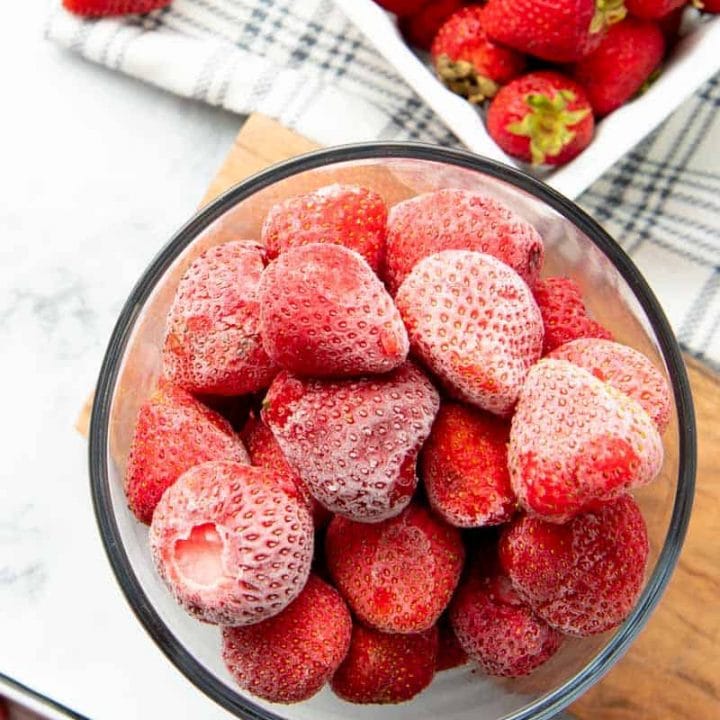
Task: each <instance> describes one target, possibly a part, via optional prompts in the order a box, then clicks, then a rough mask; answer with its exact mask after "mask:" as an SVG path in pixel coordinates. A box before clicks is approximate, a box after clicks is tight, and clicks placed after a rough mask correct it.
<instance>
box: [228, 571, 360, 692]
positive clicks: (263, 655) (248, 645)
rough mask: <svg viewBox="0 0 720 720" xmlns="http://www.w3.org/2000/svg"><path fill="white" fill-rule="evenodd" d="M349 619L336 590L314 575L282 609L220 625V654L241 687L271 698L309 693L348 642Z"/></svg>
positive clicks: (341, 655)
mask: <svg viewBox="0 0 720 720" xmlns="http://www.w3.org/2000/svg"><path fill="white" fill-rule="evenodd" d="M351 632H352V619H351V618H350V613H349V612H348V609H347V606H346V605H345V603H344V601H343V599H342V598H341V597H340V595H339V594H338V592H337V591H336V590H335V589H334V588H332V587H331V586H330V585H328V584H327V583H325V582H323V581H322V580H321V579H320V578H318V577H317V576H316V575H310V577H309V578H308V581H307V584H306V585H305V588H304V589H303V591H302V592H301V593H300V595H298V596H297V598H295V600H293V601H292V602H291V603H290V605H288V606H287V607H286V608H285V609H284V610H283V611H282V612H280V613H279V614H278V615H275V616H274V617H271V618H268V619H267V620H263V621H262V622H259V623H256V624H255V625H248V626H246V627H226V628H223V633H222V641H223V651H222V652H223V660H224V661H225V665H226V666H227V668H228V670H229V671H230V674H231V675H232V676H233V677H234V678H235V680H236V681H237V683H238V685H239V686H240V687H241V688H242V689H243V690H247V691H248V692H251V693H252V694H253V695H257V696H258V697H261V698H263V699H265V700H269V701H270V702H274V703H295V702H302V701H303V700H307V699H309V698H311V697H312V696H313V695H315V693H317V692H318V691H319V690H320V689H321V688H322V686H323V685H325V683H326V682H327V681H328V680H329V679H330V678H331V677H332V675H333V673H334V672H335V670H337V668H338V666H339V665H340V663H341V662H342V661H343V659H344V657H345V655H346V654H347V651H348V648H349V647H350V635H351Z"/></svg>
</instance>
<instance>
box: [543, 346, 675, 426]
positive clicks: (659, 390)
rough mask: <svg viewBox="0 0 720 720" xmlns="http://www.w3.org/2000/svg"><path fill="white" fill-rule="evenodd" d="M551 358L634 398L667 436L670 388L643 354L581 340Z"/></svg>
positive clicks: (670, 402) (626, 347) (552, 354)
mask: <svg viewBox="0 0 720 720" xmlns="http://www.w3.org/2000/svg"><path fill="white" fill-rule="evenodd" d="M549 357H552V358H556V359H558V360H567V361H568V362H571V363H574V364H575V365H579V366H580V367H582V368H585V369H586V370H587V371H588V372H591V373H592V374H593V375H594V376H595V377H596V378H598V380H602V381H603V382H605V383H607V384H608V385H612V386H613V387H614V388H616V389H618V390H619V391H620V392H621V393H624V394H625V395H627V396H628V397H631V398H632V399H633V400H635V401H636V402H638V403H639V404H640V405H642V406H643V408H645V411H646V412H647V413H648V415H650V417H651V418H652V419H653V421H654V422H655V425H657V428H658V430H659V431H660V432H661V433H662V432H664V430H665V428H666V427H667V425H668V422H669V421H670V411H671V405H672V401H671V398H670V386H669V385H668V382H667V380H666V379H665V376H664V375H663V374H662V373H661V372H660V371H659V370H658V369H657V368H656V367H655V366H654V365H653V364H652V363H651V362H650V360H649V359H648V358H647V357H645V355H643V354H642V353H641V352H638V351H637V350H633V348H631V347H628V346H627V345H621V344H620V343H616V342H611V341H609V340H595V339H581V340H575V341H573V342H570V343H567V344H566V345H561V346H560V347H559V348H557V350H554V351H553V352H552V353H550V355H549Z"/></svg>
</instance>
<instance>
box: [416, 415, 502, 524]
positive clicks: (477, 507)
mask: <svg viewBox="0 0 720 720" xmlns="http://www.w3.org/2000/svg"><path fill="white" fill-rule="evenodd" d="M509 437H510V424H509V423H508V422H507V421H505V420H501V419H500V418H498V417H496V416H494V415H490V414H487V413H484V412H482V411H480V410H475V409H474V408H470V407H467V406H465V405H460V404H458V403H450V402H448V403H443V404H442V405H441V406H440V412H438V415H437V417H436V418H435V422H434V424H433V427H432V431H431V432H430V437H429V438H428V440H427V442H426V443H425V445H424V447H423V451H422V454H421V462H420V467H421V473H420V476H421V477H422V479H423V482H424V483H425V491H426V492H427V496H428V500H429V501H430V504H431V505H432V507H433V510H435V512H436V513H437V514H438V515H440V517H442V518H443V519H444V520H445V521H446V522H448V523H450V524H451V525H456V526H458V527H482V526H484V525H498V524H501V523H504V522H507V521H508V520H509V519H510V518H511V517H512V515H513V513H514V512H515V505H516V500H515V495H514V493H513V490H512V486H511V485H510V474H509V472H508V464H507V442H508V439H509Z"/></svg>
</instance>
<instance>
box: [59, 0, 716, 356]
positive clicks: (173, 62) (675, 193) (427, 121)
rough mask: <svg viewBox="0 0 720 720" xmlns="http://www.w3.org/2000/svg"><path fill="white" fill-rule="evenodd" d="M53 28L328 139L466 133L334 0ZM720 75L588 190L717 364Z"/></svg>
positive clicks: (440, 140) (680, 325)
mask: <svg viewBox="0 0 720 720" xmlns="http://www.w3.org/2000/svg"><path fill="white" fill-rule="evenodd" d="M56 1H57V8H56V10H55V12H53V14H52V16H51V18H50V21H49V24H48V31H47V34H48V36H49V37H50V38H51V39H53V40H55V41H57V42H59V43H60V44H62V45H64V46H66V47H68V48H71V49H72V50H75V51H76V52H79V53H81V54H82V55H84V56H85V57H87V58H89V59H91V60H94V61H96V62H99V63H102V64H104V65H107V66H109V67H111V68H114V69H117V70H120V71H122V72H125V73H128V74H130V75H133V76H135V77H138V78H141V79H143V80H146V81H148V82H151V83H154V84H156V85H158V86H160V87H163V88H165V89H167V90H170V91H172V92H175V93H178V94H180V95H184V96H187V97H191V98H196V99H198V100H202V101H205V102H208V103H211V104H213V105H219V106H222V107H224V108H226V109H228V110H232V111H235V112H238V113H250V112H254V111H256V112H261V113H265V114H266V115H270V116H271V117H275V118H277V119H278V120H280V121H281V122H282V123H283V124H285V125H287V126H288V127H291V128H293V129H295V130H297V131H298V132H300V133H302V134H304V135H306V136H308V137H310V138H312V139H314V140H316V141H318V142H320V143H323V144H335V143H341V142H351V141H359V140H376V139H383V140H418V141H423V142H430V143H436V144H442V145H456V144H458V141H457V139H456V138H455V137H454V136H453V135H452V133H450V132H449V131H448V130H447V128H446V127H445V126H444V125H443V124H442V122H441V121H440V120H439V119H438V118H437V117H436V116H435V115H434V114H433V112H432V111H431V110H430V108H428V107H427V106H426V105H425V104H424V103H423V101H422V100H420V99H419V98H418V96H417V95H415V94H414V92H413V91H412V90H411V89H410V88H409V87H408V86H407V85H405V83H404V82H403V81H402V80H401V79H400V78H399V77H398V76H397V75H396V74H395V73H394V71H393V70H392V68H390V67H389V66H388V65H387V63H386V62H385V61H384V60H383V59H382V58H380V57H379V56H378V54H377V52H376V51H375V50H374V49H373V48H372V47H371V46H370V45H369V44H368V42H367V41H366V40H365V39H364V37H363V36H362V35H361V33H360V32H359V31H358V30H357V29H356V28H355V27H354V26H352V25H351V24H350V23H349V22H348V20H347V19H346V18H345V17H344V16H343V15H342V13H341V12H340V11H339V10H338V9H337V8H336V7H335V6H334V4H333V3H332V1H331V0H174V2H173V3H172V5H170V7H168V8H166V9H164V10H160V11H156V12H154V13H151V14H150V15H147V16H144V17H130V18H123V19H105V20H99V21H82V20H79V19H77V18H75V17H73V16H71V15H70V14H69V13H67V12H65V11H63V10H62V8H61V7H60V3H59V0H56ZM719 107H720V76H716V77H715V78H714V79H713V80H712V81H710V82H709V83H708V84H706V85H705V86H704V87H703V88H701V90H700V91H698V92H697V93H696V94H695V95H694V96H693V97H692V98H691V99H690V100H688V101H687V102H685V103H684V104H683V105H682V106H681V107H680V109H678V110H677V111H676V112H675V113H674V115H672V116H671V117H670V118H669V119H668V120H667V121H666V122H665V123H664V125H662V126H661V128H660V129H659V130H657V131H656V132H654V133H653V134H652V135H651V136H650V137H649V138H648V139H647V140H646V141H645V142H644V143H642V145H640V146H638V147H637V148H636V149H635V150H634V151H632V152H631V153H630V154H629V155H627V156H626V157H625V158H624V160H623V161H622V162H620V163H619V164H618V165H616V166H615V167H614V168H613V169H611V170H610V171H609V172H607V173H606V174H605V175H604V176H603V177H602V178H601V179H600V180H598V181H597V182H596V183H595V184H594V185H593V186H592V187H591V188H590V189H589V190H587V191H586V192H585V193H584V194H583V195H582V196H581V198H580V199H579V200H580V203H581V204H582V205H584V206H585V207H586V208H587V209H588V210H589V211H590V212H591V214H593V215H594V216H595V217H596V218H597V219H598V220H599V221H600V222H601V223H603V224H604V225H605V226H606V227H607V228H608V230H609V232H610V233H611V234H612V235H613V236H614V237H615V238H617V240H618V241H619V242H620V243H621V245H622V246H623V247H624V248H625V249H626V250H627V251H628V252H629V253H630V255H631V256H632V257H633V259H634V260H635V262H636V263H637V264H638V266H639V267H640V269H641V270H642V271H643V273H644V274H645V276H646V277H647V279H648V281H649V282H650V284H651V285H652V287H653V289H654V290H655V292H656V293H657V295H658V296H659V298H660V300H661V302H662V303H663V305H664V307H665V310H666V312H667V314H668V316H669V318H670V321H671V322H672V324H673V326H674V328H675V331H676V333H677V335H678V337H679V339H680V342H681V344H682V345H683V346H684V347H685V348H687V349H688V350H689V351H690V352H692V353H694V354H695V355H696V356H697V357H699V358H701V359H703V360H705V361H706V362H708V363H710V364H711V365H713V366H715V367H716V368H720V113H718V108H719Z"/></svg>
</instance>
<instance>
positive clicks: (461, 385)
mask: <svg viewBox="0 0 720 720" xmlns="http://www.w3.org/2000/svg"><path fill="white" fill-rule="evenodd" d="M395 300H396V302H397V306H398V309H399V310H400V314H401V315H402V318H403V320H404V321H405V325H406V326H407V329H408V335H409V336H410V346H411V348H412V351H413V353H414V354H415V356H416V357H418V358H420V359H422V360H423V362H424V363H425V364H426V365H427V366H428V367H429V368H430V369H431V370H432V371H433V372H434V373H435V374H436V375H437V376H438V377H439V378H440V380H441V381H442V382H443V384H444V385H445V386H446V387H447V389H448V391H449V392H450V393H451V394H452V395H453V397H456V398H458V399H461V400H465V401H466V402H469V403H471V404H473V405H477V406H478V407H481V408H483V409H485V410H489V411H490V412H493V413H496V414H499V415H507V414H508V413H510V412H511V410H512V408H513V406H514V405H515V401H516V400H517V397H518V394H519V392H520V388H521V387H522V384H523V382H524V381H525V375H526V374H527V371H528V368H529V367H530V366H531V365H532V364H533V363H535V362H536V361H537V360H538V358H539V357H540V352H541V350H542V338H543V328H542V319H541V317H540V311H539V310H538V308H537V305H536V304H535V300H534V299H533V296H532V293H531V292H530V290H529V288H528V286H527V285H526V284H525V283H524V282H523V280H522V278H521V277H520V276H519V275H518V274H517V273H516V272H515V271H514V270H512V268H510V267H508V266H507V265H505V264H504V263H502V262H500V261H499V260H497V259H495V258H494V257H492V256H491V255H486V254H485V253H479V252H472V251H465V250H445V251H443V252H439V253H436V254H435V255H431V256H430V257H427V258H425V259H424V260H421V261H420V262H419V263H418V264H417V265H416V266H415V267H414V268H413V271H412V272H411V273H410V275H408V276H407V278H405V281H404V282H403V284H402V285H401V286H400V289H399V290H398V292H397V296H396V298H395Z"/></svg>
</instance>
